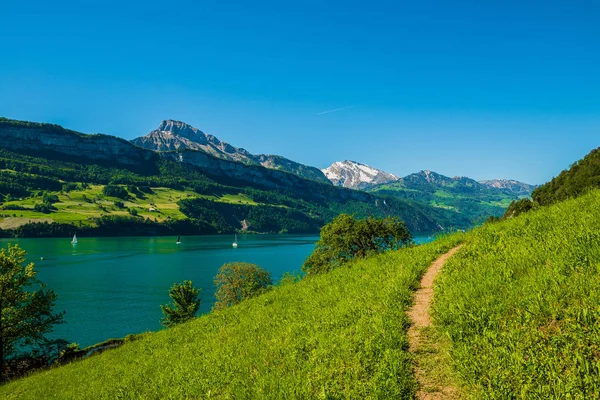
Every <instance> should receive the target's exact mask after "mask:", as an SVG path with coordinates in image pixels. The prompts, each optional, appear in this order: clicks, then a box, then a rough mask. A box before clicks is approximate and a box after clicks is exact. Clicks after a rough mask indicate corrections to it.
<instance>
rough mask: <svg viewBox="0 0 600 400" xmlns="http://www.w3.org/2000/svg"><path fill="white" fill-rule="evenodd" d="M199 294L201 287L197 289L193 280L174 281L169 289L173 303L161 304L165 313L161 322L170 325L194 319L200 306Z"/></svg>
mask: <svg viewBox="0 0 600 400" xmlns="http://www.w3.org/2000/svg"><path fill="white" fill-rule="evenodd" d="M199 294H200V289H196V288H195V287H194V284H193V283H192V281H183V283H174V284H173V286H172V287H171V289H170V290H169V297H170V298H171V300H172V301H173V304H167V305H161V306H160V308H161V309H162V312H163V314H164V315H165V316H164V318H163V319H162V320H161V323H162V324H163V325H164V326H166V327H170V326H173V325H177V324H180V323H182V322H186V321H189V320H191V319H193V318H194V317H195V316H196V313H197V312H198V309H199V308H200V300H201V299H200V297H199Z"/></svg>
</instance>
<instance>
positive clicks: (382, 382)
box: [0, 234, 463, 399]
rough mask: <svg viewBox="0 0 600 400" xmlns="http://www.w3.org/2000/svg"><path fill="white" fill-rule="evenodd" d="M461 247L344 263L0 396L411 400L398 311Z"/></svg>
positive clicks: (449, 243) (449, 241) (5, 389)
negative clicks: (439, 262) (443, 257)
mask: <svg viewBox="0 0 600 400" xmlns="http://www.w3.org/2000/svg"><path fill="white" fill-rule="evenodd" d="M462 240H463V235H460V234H459V235H453V236H450V237H446V238H442V239H439V240H437V241H435V242H433V243H430V244H427V245H423V246H418V247H413V248H407V249H403V250H400V251H397V252H391V253H386V254H382V255H378V256H376V257H372V258H369V259H366V260H361V261H358V262H355V263H351V264H349V265H348V266H345V267H340V268H338V269H336V270H334V271H332V272H330V273H328V274H324V275H320V276H315V277H311V278H308V279H304V280H302V281H300V282H297V283H293V284H290V283H288V284H284V285H282V286H279V287H277V288H275V289H273V290H271V291H269V292H267V293H266V294H264V295H262V296H259V297H256V298H253V299H250V300H247V301H244V302H242V303H241V304H239V305H237V306H234V307H231V308H228V309H225V310H222V311H218V312H215V313H212V314H209V315H205V316H203V317H200V318H198V319H196V320H193V321H191V322H189V323H186V324H183V325H180V326H176V327H174V328H171V329H168V330H164V331H160V332H157V333H153V334H147V335H145V336H143V337H142V338H141V339H139V340H136V341H134V342H129V343H126V344H124V345H123V346H122V347H120V348H118V349H115V350H110V351H107V352H105V353H102V354H99V355H97V356H93V357H90V358H88V359H86V360H83V361H80V362H74V363H72V364H70V365H66V366H63V367H59V368H55V369H52V370H48V371H44V372H40V373H37V374H34V375H32V376H30V377H27V378H24V379H20V380H17V381H14V382H11V383H9V384H7V385H4V386H2V387H0V397H2V398H44V399H53V398H73V399H88V398H90V399H92V398H93V399H102V398H105V399H115V398H126V399H135V398H144V399H168V398H172V399H182V398H200V397H202V398H203V397H206V398H236V399H246V398H275V399H283V398H286V399H287V398H302V399H305V398H331V399H333V398H360V399H363V398H382V399H389V398H394V399H398V398H412V397H413V396H414V392H415V387H416V382H415V379H414V376H413V373H412V359H411V356H410V354H409V353H408V342H407V338H406V329H407V327H408V324H409V321H408V319H407V317H406V314H405V310H406V308H407V307H408V306H409V305H410V303H411V300H412V295H413V291H414V290H415V289H416V287H417V286H418V283H419V279H420V277H421V275H422V274H423V272H424V271H425V270H426V269H427V267H428V266H429V265H430V263H431V262H432V261H434V260H435V259H436V258H437V257H438V256H439V255H440V254H442V253H444V252H446V251H447V250H449V249H450V248H452V247H453V246H455V245H456V244H458V243H459V242H461V241H462Z"/></svg>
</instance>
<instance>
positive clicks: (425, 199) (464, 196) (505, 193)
mask: <svg viewBox="0 0 600 400" xmlns="http://www.w3.org/2000/svg"><path fill="white" fill-rule="evenodd" d="M535 188H536V186H534V185H529V184H526V183H522V182H517V181H509V180H505V179H497V180H489V181H482V182H477V181H475V180H473V179H470V178H467V177H457V176H455V177H448V176H444V175H441V174H438V173H436V172H433V171H429V170H425V171H420V172H417V173H414V174H410V175H408V176H406V177H404V178H400V179H398V180H397V181H395V182H389V183H386V184H381V185H375V186H371V187H370V188H368V189H367V191H369V192H371V193H378V194H384V195H388V196H393V197H397V198H401V199H405V200H412V201H415V202H417V203H421V204H429V205H431V206H434V207H440V208H445V209H448V210H453V211H456V212H458V213H461V214H463V215H465V216H467V217H468V218H469V219H471V220H473V221H478V222H481V221H482V220H483V219H485V218H487V217H489V216H491V215H494V216H501V215H502V213H503V212H504V210H505V209H506V208H507V207H508V206H509V204H510V203H511V202H512V201H513V200H518V199H520V198H524V197H529V196H531V193H532V191H533V190H534V189H535Z"/></svg>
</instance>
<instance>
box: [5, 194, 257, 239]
mask: <svg viewBox="0 0 600 400" xmlns="http://www.w3.org/2000/svg"><path fill="white" fill-rule="evenodd" d="M121 186H124V185H121ZM102 189H103V185H91V186H89V187H88V188H86V189H84V190H78V191H71V192H68V193H59V192H50V194H56V195H58V198H59V200H60V202H58V203H54V207H56V209H57V210H56V211H54V212H52V213H50V214H44V213H41V212H36V211H33V207H34V205H35V204H38V203H41V202H42V198H41V197H30V198H25V199H23V200H13V201H8V202H6V203H4V205H18V206H22V207H27V208H30V209H31V210H2V209H0V214H1V215H8V217H5V218H2V217H0V229H8V228H15V227H17V226H19V225H22V224H25V223H27V222H30V220H33V221H36V220H40V221H47V220H48V219H50V220H52V221H54V222H59V223H75V224H83V225H93V224H94V219H96V218H100V217H101V216H103V215H129V211H128V209H129V208H135V209H136V210H137V212H138V215H139V216H141V217H144V218H150V219H152V220H157V221H164V220H166V219H183V218H185V216H184V215H183V213H181V211H179V206H178V205H177V202H178V201H179V200H181V199H187V198H195V197H202V198H206V199H211V200H215V201H217V202H222V203H232V204H245V205H257V204H258V203H256V202H255V201H253V200H252V199H250V198H249V197H247V196H245V195H242V194H238V195H233V194H226V195H223V196H207V195H198V194H196V193H193V192H189V191H180V190H174V189H169V188H163V187H157V188H152V191H153V193H150V194H145V198H141V199H140V198H137V197H135V196H133V195H132V196H131V198H130V199H129V200H121V199H118V198H115V197H108V196H104V195H103V194H102ZM118 201H122V202H123V203H124V206H125V208H123V209H119V208H117V207H116V206H115V202H118ZM0 208H1V207H0ZM150 208H154V209H155V210H156V211H152V212H151V211H149V210H150ZM13 215H14V216H13Z"/></svg>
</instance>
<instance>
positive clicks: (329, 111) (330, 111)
mask: <svg viewBox="0 0 600 400" xmlns="http://www.w3.org/2000/svg"><path fill="white" fill-rule="evenodd" d="M353 107H354V106H348V107H342V108H336V109H335V110H327V111H323V112H320V113H317V115H323V114H329V113H332V112H336V111H342V110H347V109H349V108H353Z"/></svg>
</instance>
